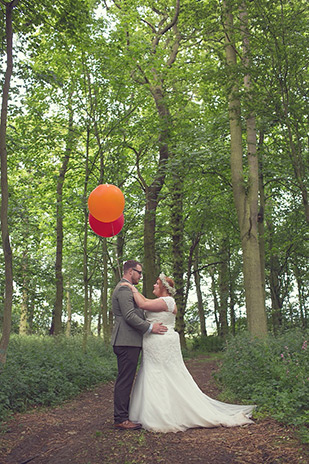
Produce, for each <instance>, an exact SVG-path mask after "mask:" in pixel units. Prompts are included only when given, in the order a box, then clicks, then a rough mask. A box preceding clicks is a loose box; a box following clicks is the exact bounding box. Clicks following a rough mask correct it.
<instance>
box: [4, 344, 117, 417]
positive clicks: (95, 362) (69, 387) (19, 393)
mask: <svg viewBox="0 0 309 464" xmlns="http://www.w3.org/2000/svg"><path fill="white" fill-rule="evenodd" d="M116 372H117V366H116V357H115V355H114V353H113V351H112V348H111V347H110V346H106V345H105V344H104V342H103V341H102V339H99V338H96V337H89V339H88V343H87V351H86V353H85V352H84V351H83V348H82V337H80V336H75V337H70V338H66V337H64V336H58V337H40V336H27V337H21V336H16V335H13V336H12V337H11V340H10V344H9V349H8V355H7V361H6V364H5V366H4V368H3V369H2V372H1V373H0V378H1V382H0V420H3V419H5V418H6V417H7V416H8V414H9V413H11V412H23V411H25V410H27V409H29V408H32V407H36V406H51V405H55V404H59V403H61V402H63V401H65V400H67V399H68V398H71V397H73V396H76V395H77V394H78V393H80V392H82V391H84V390H86V389H87V388H91V387H93V386H94V385H96V384H98V383H100V382H104V381H108V380H111V379H114V378H115V376H116Z"/></svg>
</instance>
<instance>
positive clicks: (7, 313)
mask: <svg viewBox="0 0 309 464" xmlns="http://www.w3.org/2000/svg"><path fill="white" fill-rule="evenodd" d="M18 2H19V0H14V1H12V2H9V3H7V2H4V1H2V2H1V3H2V4H3V5H4V6H5V8H6V13H5V22H6V57H7V65H6V70H5V75H4V84H3V90H2V106H1V121H0V157H1V236H2V248H3V255H4V266H5V270H4V272H5V295H4V308H3V324H2V337H1V340H0V364H1V365H0V368H1V367H2V366H3V365H4V364H5V362H6V354H7V347H8V344H9V340H10V332H11V323H12V300H13V257H12V249H11V244H10V235H9V227H8V203H9V192H8V167H7V149H6V132H7V112H8V100H9V90H10V81H11V76H12V72H13V22H12V11H13V8H14V7H15V6H16V5H17V4H18Z"/></svg>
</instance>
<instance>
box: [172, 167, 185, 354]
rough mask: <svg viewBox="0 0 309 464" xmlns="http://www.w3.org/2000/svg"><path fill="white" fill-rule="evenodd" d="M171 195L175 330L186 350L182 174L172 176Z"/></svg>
mask: <svg viewBox="0 0 309 464" xmlns="http://www.w3.org/2000/svg"><path fill="white" fill-rule="evenodd" d="M171 190H172V195H171V202H172V205H171V232H172V259H173V277H174V281H175V288H176V290H177V292H176V295H175V301H176V305H177V310H178V311H177V315H176V324H175V330H176V331H177V332H178V333H179V338H180V344H181V346H182V348H186V339H185V321H184V315H185V309H186V307H185V304H184V280H183V275H184V252H183V249H184V244H183V229H184V225H183V174H182V172H179V171H175V172H174V173H173V175H172V187H171Z"/></svg>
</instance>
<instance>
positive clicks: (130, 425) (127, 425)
mask: <svg viewBox="0 0 309 464" xmlns="http://www.w3.org/2000/svg"><path fill="white" fill-rule="evenodd" d="M114 427H115V428H116V429H120V430H139V429H141V428H142V424H137V423H134V422H131V421H129V420H125V421H123V422H120V424H114Z"/></svg>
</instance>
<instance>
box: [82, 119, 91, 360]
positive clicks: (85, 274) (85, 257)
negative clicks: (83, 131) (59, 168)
mask: <svg viewBox="0 0 309 464" xmlns="http://www.w3.org/2000/svg"><path fill="white" fill-rule="evenodd" d="M89 139H90V130H89V127H87V141H86V162H85V182H84V205H83V209H84V240H83V281H84V326H83V351H84V352H86V351H87V340H88V330H87V329H88V285H89V277H88V209H87V190H88V180H89Z"/></svg>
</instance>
